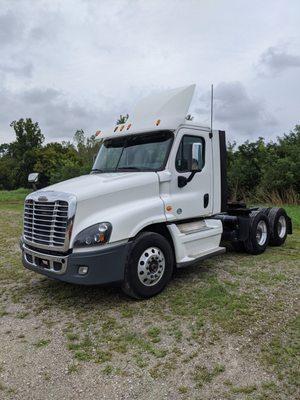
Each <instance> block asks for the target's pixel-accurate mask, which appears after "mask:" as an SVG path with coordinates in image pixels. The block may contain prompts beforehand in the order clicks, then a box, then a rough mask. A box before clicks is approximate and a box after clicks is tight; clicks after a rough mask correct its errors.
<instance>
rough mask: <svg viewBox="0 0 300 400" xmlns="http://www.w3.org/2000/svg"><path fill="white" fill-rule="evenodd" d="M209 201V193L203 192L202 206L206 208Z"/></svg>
mask: <svg viewBox="0 0 300 400" xmlns="http://www.w3.org/2000/svg"><path fill="white" fill-rule="evenodd" d="M208 203H209V194H208V193H205V195H204V196H203V206H204V208H206V207H207V206H208Z"/></svg>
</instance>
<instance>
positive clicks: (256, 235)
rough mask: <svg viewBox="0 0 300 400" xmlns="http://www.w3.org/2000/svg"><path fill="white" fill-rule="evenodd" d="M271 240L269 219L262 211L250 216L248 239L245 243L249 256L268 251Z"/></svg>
mask: <svg viewBox="0 0 300 400" xmlns="http://www.w3.org/2000/svg"><path fill="white" fill-rule="evenodd" d="M269 239H270V225H269V219H268V217H267V216H266V215H265V214H264V213H263V212H261V211H255V212H252V213H251V214H250V226H249V236H248V239H247V240H245V241H244V246H245V251H246V253H249V254H253V255H256V254H261V253H263V252H264V251H265V250H266V247H267V246H268V243H269Z"/></svg>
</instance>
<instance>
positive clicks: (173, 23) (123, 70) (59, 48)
mask: <svg viewBox="0 0 300 400" xmlns="http://www.w3.org/2000/svg"><path fill="white" fill-rule="evenodd" d="M192 83H196V84H197V91H196V93H195V96H194V99H193V103H192V105H191V113H192V115H193V116H194V121H195V122H199V123H201V124H204V125H209V123H210V111H209V97H210V86H211V84H213V85H214V128H216V129H223V130H226V133H227V137H228V139H229V140H230V141H234V140H235V141H237V142H238V143H241V142H243V141H245V140H255V139H256V138H258V137H260V136H261V137H264V138H265V139H266V140H275V139H276V137H277V136H278V135H282V134H283V133H288V132H289V131H290V130H291V129H292V128H293V127H294V126H295V125H296V124H299V123H300V2H299V1H298V0H288V1H287V0H283V1H281V0H278V1H276V0H265V1H263V2H262V1H258V0H251V1H249V0H210V1H208V0H181V1H176V0H160V1H159V0H147V1H146V0H141V1H139V0H127V1H126V0H28V1H27V0H0V144H1V143H4V142H11V141H13V140H14V139H15V137H14V132H13V130H12V128H11V127H10V122H11V121H13V120H17V119H19V118H29V117H30V118H32V119H33V120H34V121H38V122H39V125H40V127H41V129H42V132H43V133H44V135H45V137H46V141H47V142H49V141H62V140H71V139H72V137H73V135H74V133H75V131H76V130H77V129H83V130H84V131H85V132H86V134H87V135H91V134H94V133H95V132H96V131H97V130H98V129H103V128H105V126H110V125H112V124H113V123H114V122H115V121H116V119H117V118H118V116H119V115H120V114H125V113H127V112H128V113H129V114H130V110H131V109H132V108H133V107H134V105H135V104H136V102H137V101H138V100H139V99H140V98H142V97H144V96H146V95H148V94H150V93H153V92H158V91H160V90H165V89H170V88H176V87H180V86H185V85H189V84H192Z"/></svg>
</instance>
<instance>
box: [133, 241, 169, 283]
mask: <svg viewBox="0 0 300 400" xmlns="http://www.w3.org/2000/svg"><path fill="white" fill-rule="evenodd" d="M165 266H166V262H165V257H164V254H163V252H162V251H161V250H160V249H159V248H158V247H149V248H148V249H147V250H145V251H143V254H142V255H141V257H140V259H139V262H138V277H139V280H140V282H141V283H142V284H143V285H145V286H153V285H156V284H157V283H158V282H159V281H160V280H161V278H162V276H163V274H164V271H165Z"/></svg>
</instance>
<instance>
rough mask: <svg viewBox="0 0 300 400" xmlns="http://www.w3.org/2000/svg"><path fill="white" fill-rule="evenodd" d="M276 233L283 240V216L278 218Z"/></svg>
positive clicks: (284, 222)
mask: <svg viewBox="0 0 300 400" xmlns="http://www.w3.org/2000/svg"><path fill="white" fill-rule="evenodd" d="M277 232H278V236H279V237H280V239H282V238H284V236H285V233H286V219H285V217H284V216H283V215H281V216H280V217H279V220H278V224H277Z"/></svg>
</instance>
